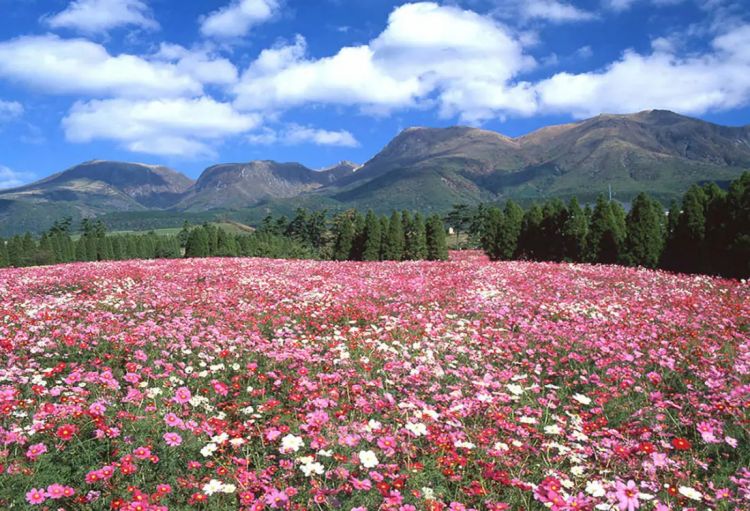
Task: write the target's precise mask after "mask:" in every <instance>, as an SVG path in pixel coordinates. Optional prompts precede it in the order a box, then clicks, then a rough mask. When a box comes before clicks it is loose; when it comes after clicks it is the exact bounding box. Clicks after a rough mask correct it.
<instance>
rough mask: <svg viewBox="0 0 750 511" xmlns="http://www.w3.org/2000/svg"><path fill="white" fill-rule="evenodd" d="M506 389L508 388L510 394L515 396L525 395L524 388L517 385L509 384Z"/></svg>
mask: <svg viewBox="0 0 750 511" xmlns="http://www.w3.org/2000/svg"><path fill="white" fill-rule="evenodd" d="M505 388H507V389H508V392H510V393H511V394H513V395H514V396H520V395H521V394H523V387H521V386H520V385H517V384H515V383H509V384H508V385H506V386H505Z"/></svg>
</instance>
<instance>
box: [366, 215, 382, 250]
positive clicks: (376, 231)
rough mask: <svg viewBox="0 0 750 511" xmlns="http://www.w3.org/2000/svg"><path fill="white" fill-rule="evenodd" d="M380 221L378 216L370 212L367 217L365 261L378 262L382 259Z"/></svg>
mask: <svg viewBox="0 0 750 511" xmlns="http://www.w3.org/2000/svg"><path fill="white" fill-rule="evenodd" d="M380 245H381V234H380V220H379V219H378V217H377V215H376V214H375V213H374V212H373V211H372V210H369V211H368V212H367V216H366V217H365V228H364V234H363V248H362V260H363V261H377V260H379V259H380Z"/></svg>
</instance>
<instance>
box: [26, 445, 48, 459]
mask: <svg viewBox="0 0 750 511" xmlns="http://www.w3.org/2000/svg"><path fill="white" fill-rule="evenodd" d="M45 452H47V446H46V445H44V444H41V443H39V444H34V445H30V446H29V448H28V450H27V451H26V457H27V458H29V459H30V460H31V461H34V460H36V459H37V458H38V457H39V456H41V455H42V454H44V453H45Z"/></svg>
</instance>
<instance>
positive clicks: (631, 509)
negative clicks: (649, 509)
mask: <svg viewBox="0 0 750 511" xmlns="http://www.w3.org/2000/svg"><path fill="white" fill-rule="evenodd" d="M639 493H640V492H639V491H638V486H637V485H636V484H635V482H634V481H633V480H630V481H628V484H624V483H622V482H621V481H617V483H616V484H615V497H617V505H618V507H619V508H620V511H635V510H636V509H638V508H639V507H640V506H641V504H640V502H638V494H639Z"/></svg>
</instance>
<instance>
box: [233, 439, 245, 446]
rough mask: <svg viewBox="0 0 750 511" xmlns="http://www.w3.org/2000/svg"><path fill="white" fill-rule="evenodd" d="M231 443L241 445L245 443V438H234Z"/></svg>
mask: <svg viewBox="0 0 750 511" xmlns="http://www.w3.org/2000/svg"><path fill="white" fill-rule="evenodd" d="M229 443H230V444H232V447H239V446H241V445H243V444H244V443H245V439H244V438H233V439H231V440H230V441H229Z"/></svg>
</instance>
